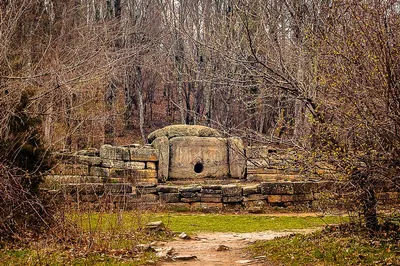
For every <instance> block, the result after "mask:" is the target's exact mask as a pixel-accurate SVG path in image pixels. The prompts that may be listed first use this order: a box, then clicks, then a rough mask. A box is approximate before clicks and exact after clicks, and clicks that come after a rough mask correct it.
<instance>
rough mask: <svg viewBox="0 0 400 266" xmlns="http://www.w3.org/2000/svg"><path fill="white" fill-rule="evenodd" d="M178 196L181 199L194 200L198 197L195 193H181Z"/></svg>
mask: <svg viewBox="0 0 400 266" xmlns="http://www.w3.org/2000/svg"><path fill="white" fill-rule="evenodd" d="M180 194H181V197H182V198H194V197H198V196H199V194H198V193H197V192H181V193H180Z"/></svg>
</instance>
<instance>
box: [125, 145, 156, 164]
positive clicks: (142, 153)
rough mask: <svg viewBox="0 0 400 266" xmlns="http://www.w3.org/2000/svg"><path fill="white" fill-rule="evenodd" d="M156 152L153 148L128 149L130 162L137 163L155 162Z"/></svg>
mask: <svg viewBox="0 0 400 266" xmlns="http://www.w3.org/2000/svg"><path fill="white" fill-rule="evenodd" d="M157 153H158V151H157V150H156V149H154V148H151V147H147V146H142V147H140V148H129V154H130V157H129V158H130V160H131V161H137V162H157V161H158V154H157Z"/></svg>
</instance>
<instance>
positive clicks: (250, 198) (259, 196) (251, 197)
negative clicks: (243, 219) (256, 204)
mask: <svg viewBox="0 0 400 266" xmlns="http://www.w3.org/2000/svg"><path fill="white" fill-rule="evenodd" d="M266 198H267V196H266V195H263V194H250V195H247V196H245V197H243V201H259V200H265V199H266Z"/></svg>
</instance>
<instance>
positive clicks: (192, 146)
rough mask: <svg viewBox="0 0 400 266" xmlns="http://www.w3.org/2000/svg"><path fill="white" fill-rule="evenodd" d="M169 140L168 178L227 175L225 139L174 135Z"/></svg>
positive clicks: (227, 164) (219, 176)
mask: <svg viewBox="0 0 400 266" xmlns="http://www.w3.org/2000/svg"><path fill="white" fill-rule="evenodd" d="M169 142H170V167H169V177H170V178H172V179H198V178H206V177H208V178H223V177H227V176H228V175H229V163H228V150H227V140H226V139H224V138H200V137H176V138H172V139H170V141H169Z"/></svg>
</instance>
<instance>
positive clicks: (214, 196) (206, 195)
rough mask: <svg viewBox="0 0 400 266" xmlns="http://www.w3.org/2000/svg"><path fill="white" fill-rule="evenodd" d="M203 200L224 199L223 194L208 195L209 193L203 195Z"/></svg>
mask: <svg viewBox="0 0 400 266" xmlns="http://www.w3.org/2000/svg"><path fill="white" fill-rule="evenodd" d="M201 198H220V199H221V198H222V195H221V194H207V193H202V194H201Z"/></svg>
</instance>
